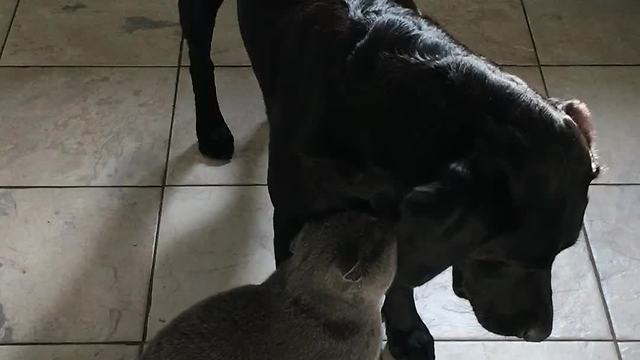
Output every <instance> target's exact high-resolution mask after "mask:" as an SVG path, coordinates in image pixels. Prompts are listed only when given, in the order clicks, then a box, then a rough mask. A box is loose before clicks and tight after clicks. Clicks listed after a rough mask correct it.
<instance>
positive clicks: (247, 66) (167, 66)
mask: <svg viewBox="0 0 640 360" xmlns="http://www.w3.org/2000/svg"><path fill="white" fill-rule="evenodd" d="M497 66H499V67H504V66H508V67H522V68H533V67H538V66H540V67H542V68H545V67H549V68H551V67H640V64H612V63H608V64H540V65H538V64H499V63H498V64H497ZM176 67H180V68H188V67H189V65H184V64H182V65H179V66H178V65H119V64H110V65H89V64H84V65H82V64H78V65H65V64H61V65H52V64H44V65H43V64H40V65H36V64H32V65H15V64H0V69H3V68H7V69H29V68H45V69H47V68H53V69H55V68H89V69H91V68H99V69H100V68H107V69H110V68H114V69H119V68H122V69H174V68H176ZM215 68H216V69H218V68H220V69H225V68H229V69H233V68H240V69H250V68H251V65H233V64H226V65H215Z"/></svg>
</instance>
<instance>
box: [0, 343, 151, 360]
mask: <svg viewBox="0 0 640 360" xmlns="http://www.w3.org/2000/svg"><path fill="white" fill-rule="evenodd" d="M137 356H138V346H136V345H128V346H127V345H32V346H23V345H19V346H2V347H0V359H6V360H136V359H137Z"/></svg>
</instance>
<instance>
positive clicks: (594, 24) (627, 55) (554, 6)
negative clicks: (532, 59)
mask: <svg viewBox="0 0 640 360" xmlns="http://www.w3.org/2000/svg"><path fill="white" fill-rule="evenodd" d="M525 4H526V8H527V13H528V14H529V19H530V22H531V30H532V32H533V37H534V39H535V42H536V46H537V49H538V55H539V56H540V61H541V62H542V64H552V65H563V64H564V65H579V64H638V63H640V46H638V43H640V27H638V21H639V19H640V2H639V1H636V0H610V1H602V0H562V1H558V0H525Z"/></svg>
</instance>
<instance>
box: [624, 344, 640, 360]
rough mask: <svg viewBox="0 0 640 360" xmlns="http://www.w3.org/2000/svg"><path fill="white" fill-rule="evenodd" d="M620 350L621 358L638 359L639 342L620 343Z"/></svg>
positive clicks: (639, 357)
mask: <svg viewBox="0 0 640 360" xmlns="http://www.w3.org/2000/svg"><path fill="white" fill-rule="evenodd" d="M620 351H621V352H622V360H638V359H640V342H636V343H621V344H620Z"/></svg>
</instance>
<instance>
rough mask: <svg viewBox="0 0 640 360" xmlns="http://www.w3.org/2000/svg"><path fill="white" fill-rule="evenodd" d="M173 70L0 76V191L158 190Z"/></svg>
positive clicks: (24, 71) (31, 71)
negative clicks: (42, 187) (86, 187)
mask: <svg viewBox="0 0 640 360" xmlns="http://www.w3.org/2000/svg"><path fill="white" fill-rule="evenodd" d="M174 84H175V70H174V69H141V68H138V69H125V68H119V69H106V68H19V69H18V68H2V69H0V88H1V89H2V91H3V94H4V93H6V94H11V96H1V97H0V109H2V111H1V112H0V185H2V186H8V185H12V186H13V185H20V186H25V185H125V184H126V185H149V184H160V183H162V176H163V173H164V165H165V159H166V149H167V142H168V134H169V127H170V123H171V106H172V100H173V92H174Z"/></svg>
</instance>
